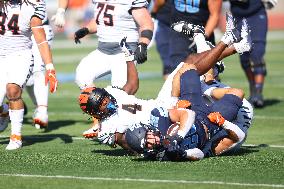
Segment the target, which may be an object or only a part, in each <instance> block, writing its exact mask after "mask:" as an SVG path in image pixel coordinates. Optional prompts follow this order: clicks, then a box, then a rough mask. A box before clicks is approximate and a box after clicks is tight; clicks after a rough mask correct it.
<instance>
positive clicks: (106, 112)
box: [78, 87, 118, 120]
mask: <svg viewBox="0 0 284 189" xmlns="http://www.w3.org/2000/svg"><path fill="white" fill-rule="evenodd" d="M105 98H108V99H109V102H108V104H107V105H106V107H105V109H101V106H102V103H103V101H104V100H105ZM78 101H79V105H80V108H81V109H82V110H83V112H85V113H87V114H89V115H91V116H93V117H94V118H97V119H99V120H103V119H105V118H108V117H110V116H111V115H113V114H114V113H116V112H117V107H118V106H117V102H116V99H115V98H114V97H113V96H112V95H111V94H109V93H108V92H107V91H106V90H105V89H103V88H97V87H89V88H86V89H84V90H82V91H81V94H80V95H79V98H78Z"/></svg>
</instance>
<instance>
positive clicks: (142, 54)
mask: <svg viewBox="0 0 284 189" xmlns="http://www.w3.org/2000/svg"><path fill="white" fill-rule="evenodd" d="M93 3H94V5H95V11H94V12H95V14H94V18H93V19H92V20H91V21H90V23H89V24H88V25H87V26H86V27H84V28H81V29H79V30H78V31H76V32H75V42H76V43H80V39H81V38H83V37H84V36H86V35H88V34H94V33H96V34H97V36H98V41H99V43H98V48H97V49H96V50H94V51H93V52H91V53H90V54H89V55H88V56H86V57H85V58H83V59H82V60H81V62H80V64H79V65H78V66H77V68H76V78H75V81H76V83H77V85H78V86H79V88H80V89H84V88H86V87H92V86H94V84H93V81H94V80H95V79H97V78H100V77H102V76H104V75H106V74H109V73H111V84H112V86H117V87H120V88H122V87H123V86H124V84H125V83H126V80H127V68H126V64H125V57H124V54H123V52H122V51H121V49H120V47H119V45H118V44H119V42H120V40H121V39H122V38H123V37H125V36H127V42H128V44H129V46H130V48H131V49H132V50H133V51H134V56H135V60H136V61H137V63H138V64H141V63H144V62H145V61H146V60H147V45H148V44H149V43H150V41H151V39H152V36H153V27H154V26H153V25H154V24H153V21H152V18H151V16H150V14H149V12H148V10H147V5H148V2H147V0H129V1H124V0H115V1H114V0H94V1H93Z"/></svg>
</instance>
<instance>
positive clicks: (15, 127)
mask: <svg viewBox="0 0 284 189" xmlns="http://www.w3.org/2000/svg"><path fill="white" fill-rule="evenodd" d="M9 116H10V120H11V135H13V134H15V135H19V136H21V134H22V126H23V119H24V109H20V110H11V109H9Z"/></svg>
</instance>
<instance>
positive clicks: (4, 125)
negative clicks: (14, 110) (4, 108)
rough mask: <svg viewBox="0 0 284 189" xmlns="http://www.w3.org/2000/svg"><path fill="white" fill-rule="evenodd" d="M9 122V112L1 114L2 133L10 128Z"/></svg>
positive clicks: (0, 125)
mask: <svg viewBox="0 0 284 189" xmlns="http://www.w3.org/2000/svg"><path fill="white" fill-rule="evenodd" d="M9 121H10V117H9V112H7V113H1V114H0V132H2V131H4V130H5V129H6V128H7V127H8V124H9Z"/></svg>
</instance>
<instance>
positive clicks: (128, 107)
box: [121, 104, 142, 114]
mask: <svg viewBox="0 0 284 189" xmlns="http://www.w3.org/2000/svg"><path fill="white" fill-rule="evenodd" d="M121 108H122V109H123V110H126V111H128V112H130V113H132V114H136V111H142V106H141V105H138V104H122V107H121Z"/></svg>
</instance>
